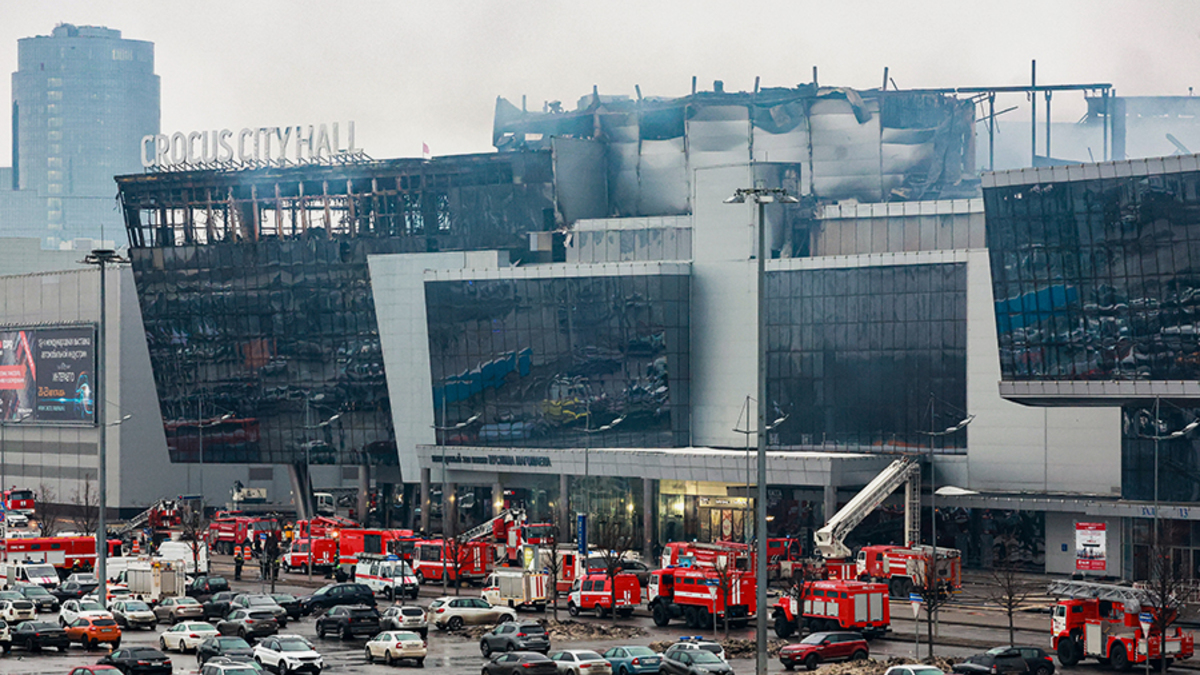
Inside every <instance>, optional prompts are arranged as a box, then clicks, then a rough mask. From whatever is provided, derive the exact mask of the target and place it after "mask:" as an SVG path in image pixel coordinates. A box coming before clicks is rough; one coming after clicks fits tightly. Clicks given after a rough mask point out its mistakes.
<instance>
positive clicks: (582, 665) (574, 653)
mask: <svg viewBox="0 0 1200 675" xmlns="http://www.w3.org/2000/svg"><path fill="white" fill-rule="evenodd" d="M550 660H551V661H553V662H554V663H555V664H556V666H557V667H558V675H611V673H612V666H611V665H610V664H609V663H608V661H607V660H605V658H604V657H603V656H600V655H599V654H597V653H596V652H594V651H592V650H590V649H564V650H562V651H559V652H554V653H553V654H551V655H550Z"/></svg>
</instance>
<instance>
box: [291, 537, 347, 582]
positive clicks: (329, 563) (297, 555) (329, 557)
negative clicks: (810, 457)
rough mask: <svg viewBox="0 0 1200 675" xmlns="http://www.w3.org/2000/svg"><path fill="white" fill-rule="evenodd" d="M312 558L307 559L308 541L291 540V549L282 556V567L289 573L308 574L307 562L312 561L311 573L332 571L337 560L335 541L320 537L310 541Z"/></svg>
mask: <svg viewBox="0 0 1200 675" xmlns="http://www.w3.org/2000/svg"><path fill="white" fill-rule="evenodd" d="M311 543H312V557H311V558H310V557H309V550H308V547H309V540H308V539H307V538H301V539H293V540H292V548H291V550H290V551H288V552H287V553H286V554H284V556H283V563H282V564H283V567H284V569H286V570H287V571H289V572H302V573H305V574H307V573H308V565H309V561H310V560H311V561H312V568H313V571H314V572H316V571H320V572H327V571H329V570H331V569H333V567H334V565H335V564H336V561H337V558H338V542H337V539H329V538H325V537H320V538H317V539H313V540H311Z"/></svg>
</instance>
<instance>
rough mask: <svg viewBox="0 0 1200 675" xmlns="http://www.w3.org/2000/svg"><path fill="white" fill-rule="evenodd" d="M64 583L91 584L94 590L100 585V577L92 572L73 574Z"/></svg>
mask: <svg viewBox="0 0 1200 675" xmlns="http://www.w3.org/2000/svg"><path fill="white" fill-rule="evenodd" d="M64 581H74V582H77V583H81V584H90V585H91V586H92V588H95V587H97V586H99V585H100V577H98V576H96V575H95V574H93V573H91V572H72V573H70V574H68V575H67V578H66V579H64Z"/></svg>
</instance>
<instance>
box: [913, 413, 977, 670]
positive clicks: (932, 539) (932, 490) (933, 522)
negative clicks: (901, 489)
mask: <svg viewBox="0 0 1200 675" xmlns="http://www.w3.org/2000/svg"><path fill="white" fill-rule="evenodd" d="M929 413H930V417H929V422H930V424H932V423H933V401H932V399H931V400H930V403H929ZM974 420H975V416H974V415H967V416H966V417H965V418H963V419H962V420H960V421H959V422H958V424H955V425H954V426H952V427H947V428H945V429H942V430H941V431H917V433H919V434H922V435H924V436H928V437H929V543H930V544H932V545H933V554H932V558H933V559H932V560H931V561H930V562H929V565H930V567H932V570H926V571H925V575H926V577H928V576H929V575H930V574H933V575H934V579H935V583H937V582H936V579H937V578H938V574H937V571H938V569H939V567H938V550H937V548H938V547H937V507H936V505H935V504H934V499H935V498H936V495H937V489H936V488H937V486H936V485H935V480H934V473H933V444H934V438H935V437H938V436H949V435H950V434H956V433H958V432H959V431H962V430H963V429H965V428H966V427H967V425H968V424H970V423H971V422H972V421H974ZM937 615H938V611H937V610H936V609H935V610H934V616H933V628H934V632H935V633H936V632H937V628H938V625H937V620H938V617H937ZM928 618H929V617H928V616H926V620H928ZM914 621H915V619H914ZM929 649H930V650H931V651H932V650H933V643H932V642H931V643H930V646H929Z"/></svg>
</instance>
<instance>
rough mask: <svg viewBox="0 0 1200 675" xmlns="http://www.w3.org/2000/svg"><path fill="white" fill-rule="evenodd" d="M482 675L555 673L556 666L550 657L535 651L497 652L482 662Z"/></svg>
mask: <svg viewBox="0 0 1200 675" xmlns="http://www.w3.org/2000/svg"><path fill="white" fill-rule="evenodd" d="M483 673H484V675H513V674H514V673H519V674H520V675H557V673H558V666H557V665H555V663H554V662H553V661H551V660H550V657H548V656H546V655H544V654H539V653H537V652H507V653H504V654H497V655H496V656H494V657H492V660H491V661H488V662H487V663H485V664H483Z"/></svg>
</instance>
